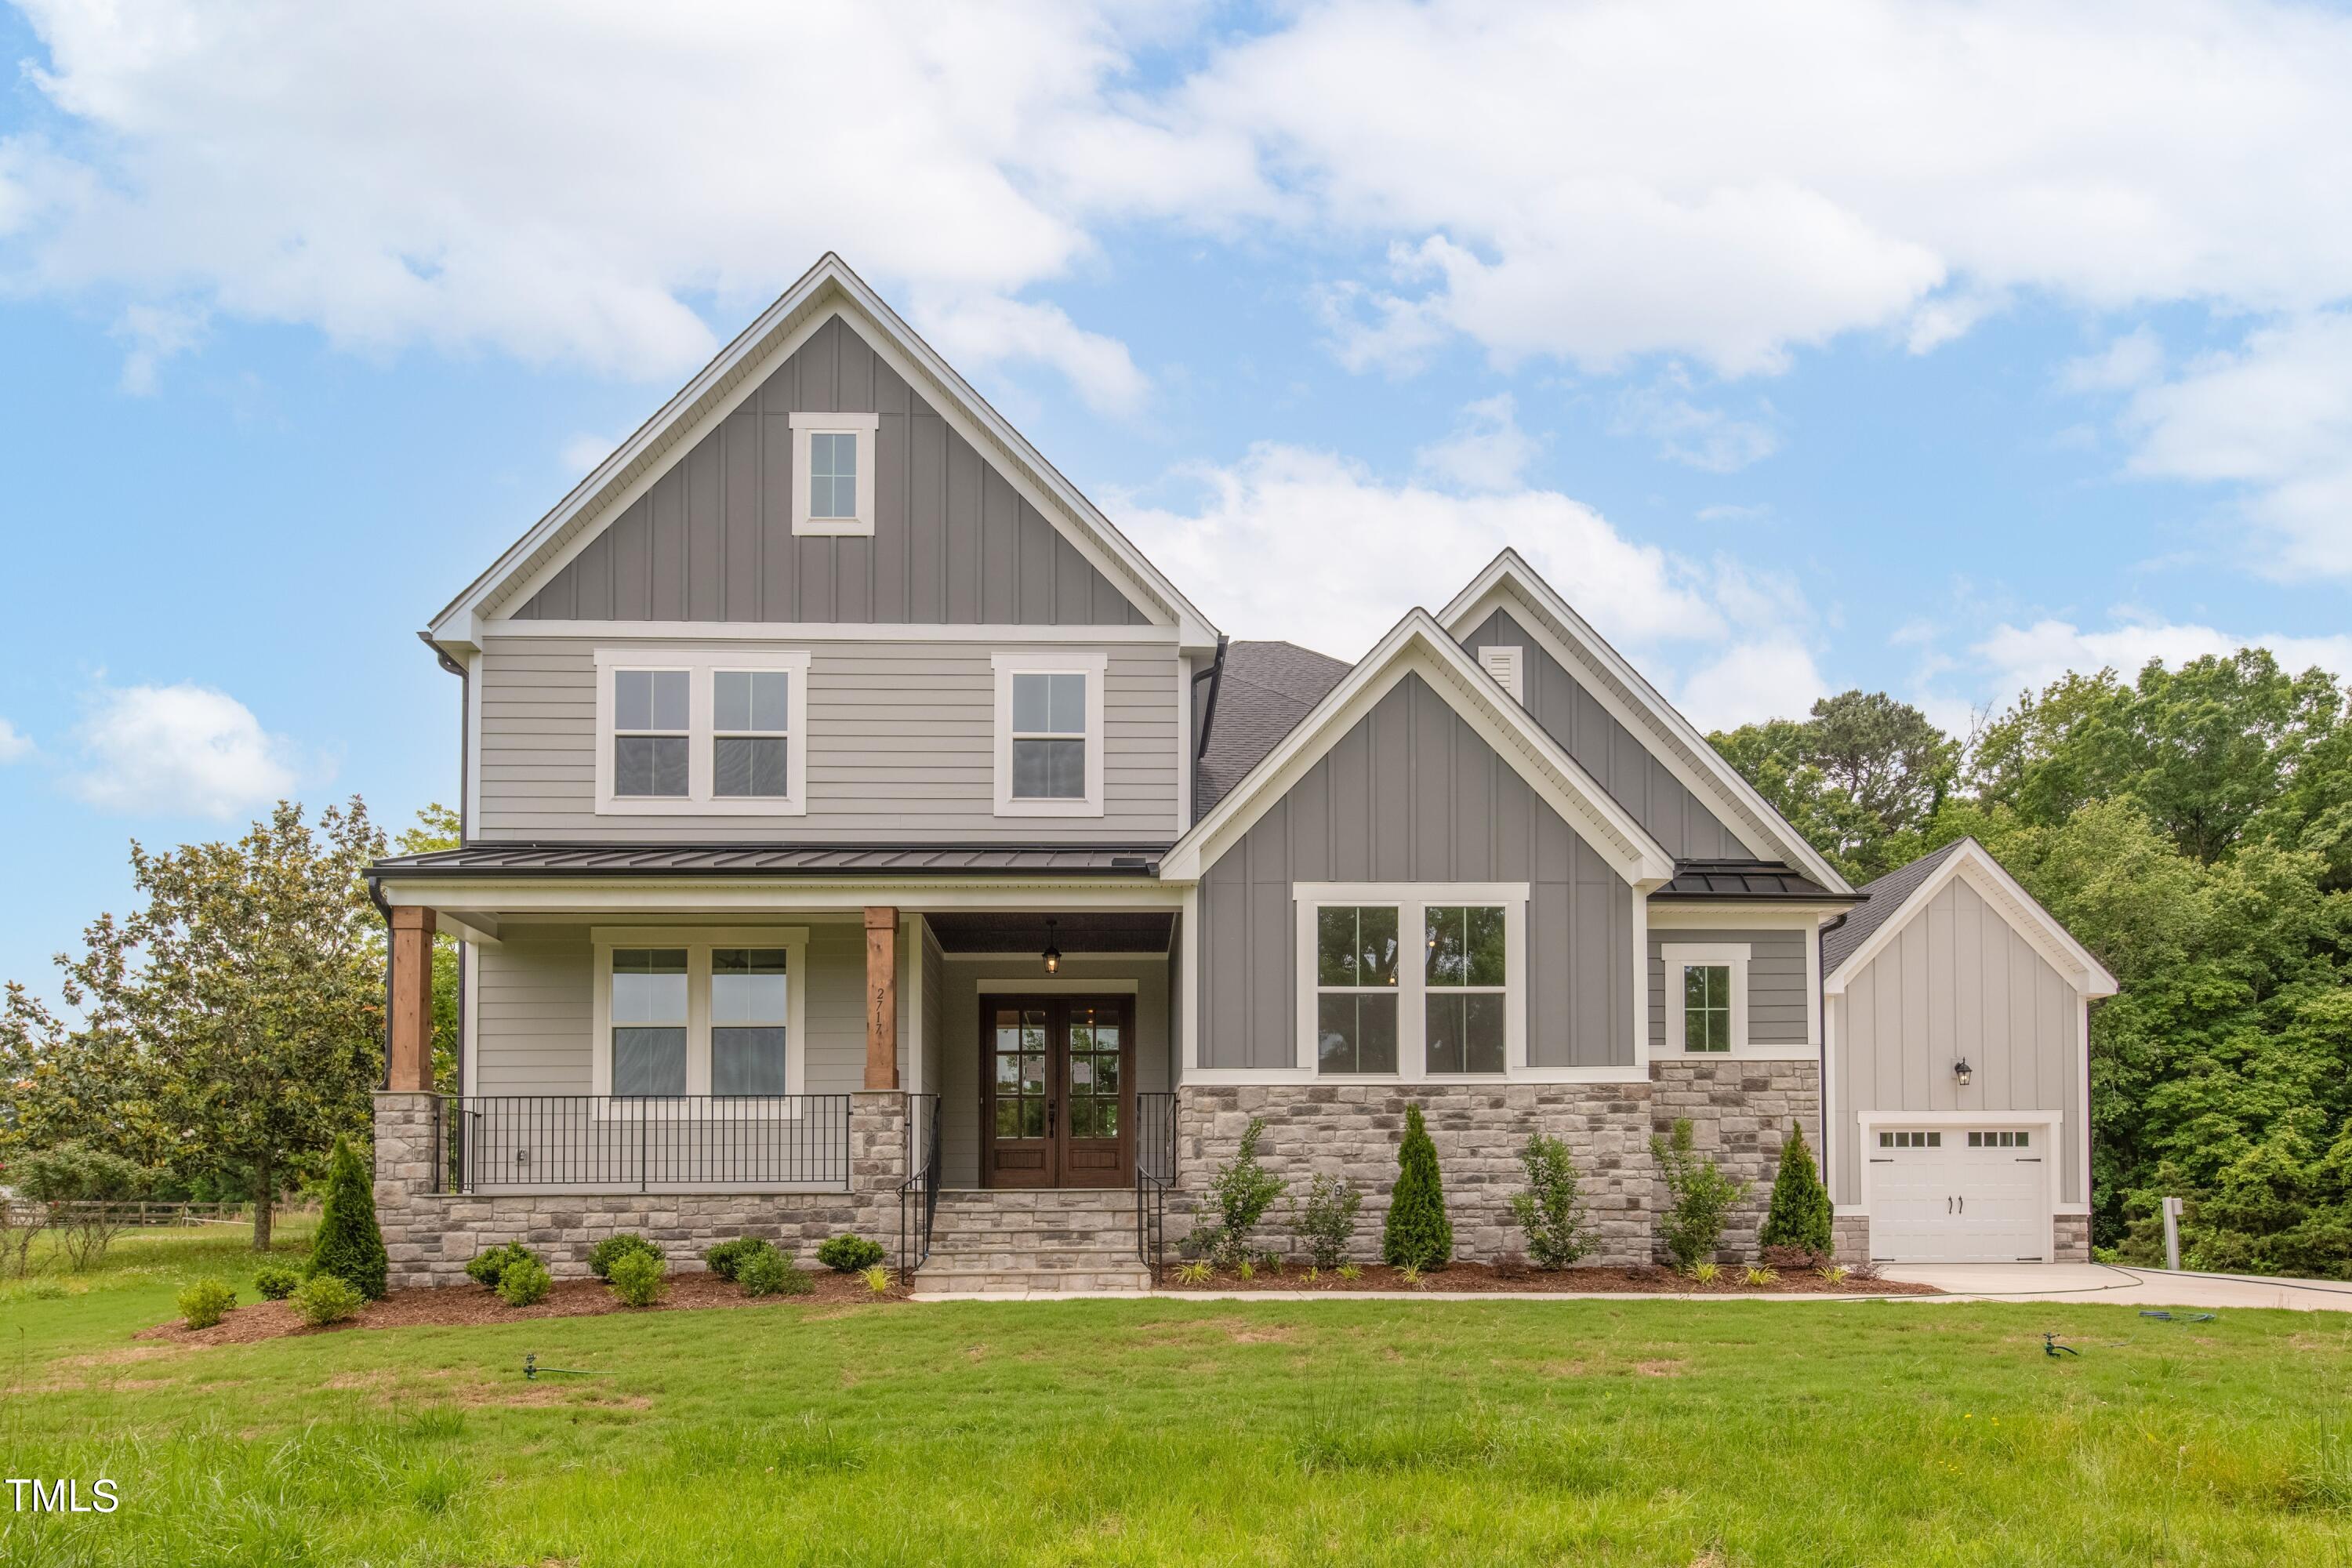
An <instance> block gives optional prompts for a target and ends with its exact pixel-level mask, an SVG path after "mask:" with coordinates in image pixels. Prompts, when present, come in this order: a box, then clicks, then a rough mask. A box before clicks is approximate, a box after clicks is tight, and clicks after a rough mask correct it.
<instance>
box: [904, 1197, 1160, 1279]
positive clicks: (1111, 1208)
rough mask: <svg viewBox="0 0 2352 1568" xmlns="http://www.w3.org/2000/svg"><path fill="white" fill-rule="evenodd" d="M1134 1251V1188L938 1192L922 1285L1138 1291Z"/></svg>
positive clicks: (1141, 1273) (1146, 1273)
mask: <svg viewBox="0 0 2352 1568" xmlns="http://www.w3.org/2000/svg"><path fill="white" fill-rule="evenodd" d="M1150 1286H1151V1271H1150V1269H1148V1268H1144V1267H1143V1264H1142V1262H1141V1261H1140V1260H1139V1258H1137V1257H1136V1255H1135V1193H1134V1190H1133V1189H1132V1188H1129V1187H1110V1188H1104V1189H1101V1190H1098V1191H1097V1190H1082V1189H1070V1188H1041V1189H1034V1190H1031V1191H1025V1192H1024V1191H1019V1190H1014V1191H1009V1192H994V1191H992V1192H982V1191H973V1190H969V1189H950V1190H947V1191H943V1192H941V1193H940V1209H939V1215H938V1217H937V1219H936V1220H934V1221H933V1223H932V1226H931V1256H930V1258H929V1261H928V1262H926V1263H925V1264H924V1265H923V1266H922V1268H919V1269H918V1270H917V1271H916V1274H915V1289H918V1290H924V1291H943V1292H962V1291H1010V1290H1144V1289H1150Z"/></svg>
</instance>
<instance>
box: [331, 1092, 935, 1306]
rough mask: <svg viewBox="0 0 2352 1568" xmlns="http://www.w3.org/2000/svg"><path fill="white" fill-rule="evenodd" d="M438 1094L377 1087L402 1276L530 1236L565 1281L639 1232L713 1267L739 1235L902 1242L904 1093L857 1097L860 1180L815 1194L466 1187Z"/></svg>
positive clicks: (387, 1222)
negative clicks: (450, 1180)
mask: <svg viewBox="0 0 2352 1568" xmlns="http://www.w3.org/2000/svg"><path fill="white" fill-rule="evenodd" d="M437 1098H438V1097H437V1096H435V1095H431V1094H420V1093H414V1092H401V1091H395V1090H385V1091H383V1092H381V1093H379V1094H377V1096H376V1097H375V1212H376V1223H377V1225H378V1226H381V1227H382V1228H383V1246H384V1251H385V1253H386V1255H387V1256H388V1257H389V1258H390V1260H391V1265H392V1268H391V1282H392V1283H393V1284H394V1286H401V1287H406V1286H416V1285H450V1284H457V1283H459V1282H461V1281H463V1280H464V1279H465V1278H466V1264H467V1261H468V1260H469V1259H471V1258H473V1256H474V1255H475V1254H476V1253H477V1252H479V1251H480V1250H481V1249H482V1248H484V1247H493V1246H497V1245H499V1244H500V1243H502V1242H509V1241H520V1242H523V1243H525V1244H527V1245H529V1246H530V1247H531V1248H532V1249H533V1250H534V1251H537V1252H538V1253H540V1254H541V1256H542V1257H544V1258H546V1259H547V1266H548V1269H549V1271H550V1272H551V1273H553V1274H554V1275H555V1276H556V1277H557V1278H558V1279H570V1278H577V1277H579V1276H582V1275H584V1274H586V1273H587V1272H588V1249H589V1248H590V1247H593V1246H595V1245H596V1243H598V1242H599V1241H602V1240H603V1239H604V1237H608V1236H612V1235H614V1234H615V1233H617V1232H621V1231H635V1232H637V1233H638V1234H639V1235H641V1236H643V1237H646V1239H647V1240H649V1241H652V1242H654V1243H655V1244H656V1245H657V1246H659V1247H661V1249H662V1251H663V1252H664V1253H665V1254H666V1255H667V1257H668V1258H669V1260H670V1266H671V1267H672V1268H700V1267H702V1258H701V1254H702V1249H703V1248H705V1247H709V1246H710V1245H712V1244H713V1243H714V1242H719V1241H726V1240H730V1239H731V1238H733V1237H739V1236H756V1237H762V1238H764V1239H766V1240H769V1241H772V1242H774V1243H775V1244H776V1245H777V1246H778V1247H782V1249H783V1250H784V1251H785V1252H786V1253H788V1254H792V1255H793V1256H795V1257H797V1258H799V1259H800V1260H801V1261H802V1262H803V1264H806V1263H809V1262H812V1261H813V1260H814V1257H815V1253H816V1246H817V1243H819V1242H821V1241H823V1240H824V1239H825V1238H826V1237H829V1236H834V1235H836V1234H838V1233H839V1232H842V1231H845V1230H855V1231H856V1232H857V1233H858V1234H860V1235H861V1236H866V1237H872V1238H874V1239H875V1240H877V1241H880V1242H882V1243H883V1244H884V1245H885V1246H887V1247H891V1248H892V1249H893V1250H894V1251H895V1250H896V1248H897V1245H898V1184H899V1182H900V1181H901V1180H902V1179H903V1177H904V1175H905V1173H906V1160H907V1120H906V1118H907V1110H906V1106H907V1101H906V1097H905V1096H904V1095H902V1094H898V1093H895V1092H884V1093H860V1094H854V1095H852V1096H850V1106H849V1186H848V1189H847V1190H846V1191H839V1190H836V1191H832V1192H805V1193H724V1192H700V1193H696V1192H677V1193H610V1194H607V1193H561V1194H519V1193H518V1194H504V1193H502V1194H457V1193H442V1192H436V1191H435V1190H434V1189H435V1188H436V1187H437V1186H439V1185H440V1182H439V1179H438V1173H439V1171H440V1169H441V1166H440V1163H439V1162H440V1151H439V1149H438V1148H437V1147H436V1143H435V1136H436V1135H435V1128H436V1125H437V1123H438V1118H437V1116H436V1106H435V1101H436V1099H437Z"/></svg>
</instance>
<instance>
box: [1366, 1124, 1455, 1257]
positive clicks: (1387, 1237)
mask: <svg viewBox="0 0 2352 1568" xmlns="http://www.w3.org/2000/svg"><path fill="white" fill-rule="evenodd" d="M1453 1257H1454V1224H1453V1222H1452V1221H1451V1220H1449V1219H1447V1218H1446V1217H1445V1188H1444V1184H1443V1183H1441V1182H1440V1180H1439V1179H1438V1174H1437V1145H1436V1144H1434V1143H1433V1142H1430V1141H1429V1128H1428V1125H1427V1124H1426V1123H1425V1122H1423V1120H1422V1115H1421V1107H1420V1106H1418V1105H1409V1106H1407V1107H1405V1111H1404V1142H1402V1143H1401V1144H1399V1145H1398V1146H1397V1182H1396V1190H1395V1191H1394V1192H1392V1193H1391V1194H1389V1217H1388V1224H1387V1225H1386V1226H1383V1227H1382V1228H1381V1262H1383V1263H1388V1264H1392V1265H1394V1266H1395V1267H1396V1268H1407V1267H1411V1268H1416V1269H1421V1270H1423V1271H1426V1270H1429V1269H1433V1268H1444V1267H1445V1265H1446V1263H1447V1262H1448V1261H1449V1260H1451V1259H1452V1258H1453Z"/></svg>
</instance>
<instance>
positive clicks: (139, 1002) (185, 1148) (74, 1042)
mask: <svg viewBox="0 0 2352 1568" xmlns="http://www.w3.org/2000/svg"><path fill="white" fill-rule="evenodd" d="M455 828H456V824H455V822H454V821H453V820H451V819H450V814H448V813H446V812H445V811H443V810H442V808H440V807H437V806H436V807H432V808H429V809H428V810H427V812H425V814H424V816H423V817H422V818H421V819H420V821H419V824H418V826H416V827H415V828H412V829H411V830H410V831H408V832H407V833H404V834H403V835H402V837H401V842H400V847H401V849H402V850H403V851H404V852H414V851H416V850H421V849H430V848H438V847H445V845H446V844H453V843H455V842H456V833H455ZM384 849H385V842H384V835H383V831H382V830H381V829H380V828H378V827H377V826H375V825H374V824H373V822H372V821H370V819H369V817H368V814H367V807H366V805H364V804H363V803H362V801H361V800H359V799H358V798H357V797H356V796H354V797H353V798H352V800H351V801H350V802H349V803H348V804H347V805H343V806H341V807H329V808H328V809H327V810H325V811H324V812H321V813H320V815H319V816H318V818H317V819H316V820H315V821H310V820H306V819H305V816H304V814H303V810H302V808H301V807H300V806H299V805H294V804H292V803H289V802H280V803H279V804H278V807H277V809H276V810H275V811H274V812H273V813H272V814H271V816H270V818H269V820H268V821H267V822H257V823H255V824H254V825H253V826H252V827H251V829H250V830H249V831H248V832H247V834H246V835H245V836H244V837H242V838H240V839H237V840H235V841H234V842H229V841H223V842H215V843H210V844H189V845H183V846H182V847H179V848H177V849H174V850H171V851H169V852H167V853H162V854H156V853H151V852H150V851H149V850H147V849H146V848H145V847H142V845H140V844H138V843H136V842H135V841H134V842H133V843H132V845H131V878H132V885H133V888H134V890H135V892H136V895H137V897H138V899H139V900H140V903H139V907H138V909H137V910H136V911H135V912H133V913H132V914H131V916H129V917H128V918H127V919H123V920H120V921H118V920H117V919H116V918H115V917H114V916H112V915H110V914H107V915H100V917H99V918H98V919H97V920H96V921H93V922H91V923H90V925H89V926H88V927H87V928H85V930H84V931H83V933H82V948H81V952H79V954H69V953H61V954H59V955H58V968H59V970H60V979H59V984H58V994H60V996H61V997H62V998H63V1000H64V1002H65V1004H66V1007H67V1009H68V1011H67V1012H66V1013H64V1014H62V1015H61V1014H60V1013H58V1011H56V1010H54V1009H52V1008H51V1007H49V1006H48V1005H47V1004H46V1003H44V1002H43V1001H42V1000H41V999H40V998H38V997H37V996H35V995H34V994H32V992H31V991H30V990H29V989H27V988H26V986H25V985H24V984H21V983H19V982H17V981H14V980H12V981H10V982H9V983H8V986H7V994H6V997H5V1001H0V1184H9V1167H10V1165H11V1164H12V1163H16V1164H18V1165H20V1166H24V1165H26V1160H25V1156H26V1154H27V1153H28V1152H34V1151H51V1150H59V1149H64V1150H70V1151H90V1152H97V1153H98V1154H100V1155H109V1156H116V1157H119V1158H120V1159H122V1160H127V1161H129V1162H130V1163H131V1166H133V1167H135V1169H136V1171H137V1173H138V1180H137V1184H136V1185H137V1187H138V1189H139V1191H141V1192H145V1193H152V1194H155V1195H167V1196H193V1197H200V1198H225V1199H240V1200H249V1201H251V1202H252V1203H253V1204H254V1244H255V1246H256V1247H267V1246H268V1240H269V1223H270V1213H269V1211H270V1205H271V1203H272V1202H273V1201H275V1200H276V1199H278V1198H279V1197H281V1196H283V1195H284V1194H287V1193H289V1192H291V1191H293V1190H295V1189H296V1188H297V1187H299V1186H300V1185H301V1184H304V1183H305V1182H315V1181H316V1180H318V1179H319V1178H320V1177H321V1176H323V1174H324V1173H325V1168H326V1162H327V1159H328V1156H329V1154H330V1152H331V1150H332V1149H333V1147H334V1142H335V1138H336V1136H337V1135H338V1134H350V1135H352V1136H353V1137H355V1138H357V1139H359V1140H362V1141H365V1140H366V1139H367V1138H368V1137H369V1135H370V1131H371V1114H370V1112H371V1100H370V1095H371V1093H372V1092H373V1089H375V1087H376V1086H377V1084H378V1083H379V1082H381V1081H382V1079H383V1002H384V990H383V952H384V933H383V917H382V916H381V914H379V912H378V911H377V910H376V909H375V907H374V905H373V901H372V900H370V899H369V897H368V893H367V889H366V885H365V882H364V879H363V873H364V872H365V870H366V868H367V866H368V864H369V862H371V861H372V860H374V859H376V858H378V857H380V856H382V855H383V853H384ZM455 965H456V954H455V949H454V944H450V943H446V942H444V943H442V944H441V951H438V952H436V972H437V971H439V970H441V969H443V968H445V967H446V969H447V970H448V971H449V973H446V974H438V973H436V979H437V980H438V981H440V982H441V983H440V984H436V1004H437V1005H436V1015H437V1016H436V1031H435V1032H436V1041H435V1044H436V1067H438V1068H441V1069H442V1070H443V1071H444V1072H445V1073H446V1071H447V1070H448V1068H449V1066H450V1063H451V1061H452V1059H453V1056H454V1048H455V1043H456V1035H457V1014H456V1006H457V985H456V977H455V973H454V970H455ZM27 1168H29V1167H27ZM121 1186H123V1184H122V1183H121V1182H116V1183H114V1184H112V1186H111V1187H110V1194H113V1188H119V1187H121ZM113 1195H122V1196H131V1195H139V1194H138V1193H137V1192H132V1191H123V1192H121V1193H119V1194H113Z"/></svg>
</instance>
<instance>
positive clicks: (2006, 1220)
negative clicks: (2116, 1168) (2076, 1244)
mask: <svg viewBox="0 0 2352 1568" xmlns="http://www.w3.org/2000/svg"><path fill="white" fill-rule="evenodd" d="M2046 1142H2048V1129H2046V1128H2041V1127H2032V1128H2027V1127H1959V1128H1954V1127H1937V1128H1932V1129H1929V1128H1877V1129H1874V1130H1873V1135H1872V1136H1871V1137H1869V1138H1867V1139H1865V1140H1864V1144H1865V1152H1866V1154H1867V1157H1868V1159H1869V1161H1870V1255H1871V1256H1872V1257H1873V1258H1887V1259H1890V1260H1896V1261H1903V1262H1917V1263H1931V1262H1932V1263H2011V1262H2015V1261H2017V1260H2019V1259H2021V1258H2031V1259H2034V1260H2037V1261H2039V1260H2045V1259H2047V1258H2049V1256H2050V1176H2049V1168H2048V1167H2047V1166H2046V1165H2045V1164H2044V1163H2042V1162H2043V1161H2044V1160H2045V1159H2047V1158H2048V1157H2049V1156H2050V1155H2051V1154H2052V1153H2053V1151H2052V1150H2050V1149H2048V1148H2045V1147H2044V1146H2043V1145H2044V1144H2045V1143H2046Z"/></svg>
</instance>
